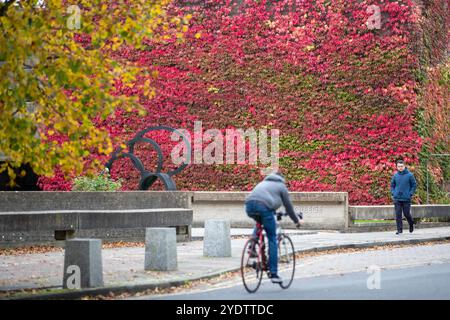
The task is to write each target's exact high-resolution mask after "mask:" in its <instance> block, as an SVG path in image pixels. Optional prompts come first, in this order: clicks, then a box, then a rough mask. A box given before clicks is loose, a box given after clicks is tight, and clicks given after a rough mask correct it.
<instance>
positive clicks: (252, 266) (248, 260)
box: [241, 239, 264, 293]
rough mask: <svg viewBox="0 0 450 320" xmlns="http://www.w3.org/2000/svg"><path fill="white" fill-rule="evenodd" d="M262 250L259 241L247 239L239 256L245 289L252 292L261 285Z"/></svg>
mask: <svg viewBox="0 0 450 320" xmlns="http://www.w3.org/2000/svg"><path fill="white" fill-rule="evenodd" d="M261 254H262V251H261V246H260V245H259V242H258V241H256V240H254V239H249V240H248V241H247V242H246V243H245V246H244V250H243V251H242V258H241V275H242V282H243V283H244V287H245V290H247V291H248V292H249V293H254V292H256V290H258V288H259V286H260V285H261V280H262V275H263V272H264V270H263V265H262V257H261Z"/></svg>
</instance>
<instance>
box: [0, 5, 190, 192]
mask: <svg viewBox="0 0 450 320" xmlns="http://www.w3.org/2000/svg"><path fill="white" fill-rule="evenodd" d="M169 2H170V1H168V0H152V1H149V0H129V1H121V0H115V1H98V0H90V1H83V0H80V1H77V2H76V4H75V5H74V4H72V3H70V2H67V1H61V0H34V1H24V0H0V156H3V159H4V160H6V161H4V162H3V163H2V164H1V166H0V173H1V172H3V171H5V170H7V172H8V175H9V177H10V180H11V185H13V184H14V181H15V178H16V177H15V173H14V168H18V167H20V166H21V165H23V164H29V165H30V166H31V167H32V168H33V170H34V171H35V172H36V173H37V174H38V175H46V176H51V175H52V174H53V172H54V169H55V168H56V167H60V168H61V169H62V170H63V172H65V173H75V174H80V173H81V172H82V170H83V168H84V162H85V161H84V160H85V159H86V158H87V157H88V156H89V154H90V153H91V152H97V153H99V154H109V153H110V152H111V151H112V143H111V139H110V137H109V136H108V134H107V132H105V131H103V130H101V129H99V128H96V127H95V126H94V124H93V122H92V119H93V118H94V117H102V118H103V119H105V118H106V117H107V116H108V115H110V114H111V113H112V112H113V111H114V110H115V108H117V107H118V106H120V107H124V108H126V109H127V110H138V111H139V112H141V113H144V112H145V111H144V109H143V108H141V107H139V105H138V104H137V101H136V100H135V99H133V98H130V97H126V96H117V95H113V94H112V93H113V83H114V81H115V80H116V79H120V80H121V81H122V82H123V83H125V84H126V85H130V86H131V85H132V83H133V81H134V80H135V77H136V75H137V73H138V72H139V73H140V74H141V75H142V73H143V72H144V73H145V72H146V70H140V69H139V68H138V67H136V66H134V65H131V64H123V63H120V62H117V61H115V60H114V59H112V58H111V54H110V53H111V52H112V51H114V50H117V49H119V48H120V47H121V46H123V45H132V46H134V47H136V48H138V49H139V48H141V47H142V46H143V40H144V39H152V40H154V41H157V40H160V39H165V38H168V37H170V36H171V35H172V36H176V37H177V38H180V37H182V34H183V32H184V31H186V28H187V27H186V26H187V24H188V22H189V19H190V16H183V17H170V16H169V15H168V13H167V10H166V9H167V5H168V4H169ZM80 35H82V36H83V37H85V38H86V37H88V39H89V43H88V45H86V44H85V43H84V44H83V43H80V41H78V40H77V36H80ZM152 76H154V75H149V79H150V78H151V77H152ZM142 86H143V87H142V90H143V92H144V93H145V94H146V95H148V96H150V97H151V96H153V95H154V94H155V92H154V90H153V89H152V86H151V82H150V81H146V82H145V83H144V84H142ZM52 135H59V136H64V137H67V138H66V139H64V142H62V143H57V142H56V141H52V140H54V139H51V138H50V136H52ZM99 165H100V163H98V162H96V161H93V162H92V163H91V165H90V167H89V168H87V170H88V172H89V171H91V172H93V171H94V170H95V169H96V168H98V166H99ZM84 169H86V168H84Z"/></svg>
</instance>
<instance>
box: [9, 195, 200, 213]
mask: <svg viewBox="0 0 450 320" xmlns="http://www.w3.org/2000/svg"><path fill="white" fill-rule="evenodd" d="M190 201H191V197H190V195H189V193H187V192H182V191H151V192H149V191H121V192H113V191H111V192H108V191H93V192H80V191H70V192H67V191H0V212H5V211H49V210H50V211H52V210H127V209H161V208H189V207H190Z"/></svg>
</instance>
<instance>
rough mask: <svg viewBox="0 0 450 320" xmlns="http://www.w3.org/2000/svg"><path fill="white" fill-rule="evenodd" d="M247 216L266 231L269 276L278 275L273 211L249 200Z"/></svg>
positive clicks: (254, 232)
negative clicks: (260, 224)
mask: <svg viewBox="0 0 450 320" xmlns="http://www.w3.org/2000/svg"><path fill="white" fill-rule="evenodd" d="M245 211H246V213H247V215H248V216H249V217H250V218H252V219H254V220H256V221H257V222H260V223H262V224H263V226H264V230H266V235H267V238H268V240H269V270H270V274H277V273H278V244H277V225H276V222H275V210H272V209H269V208H268V207H267V206H266V205H264V203H262V202H259V201H255V200H250V201H248V202H247V203H246V204H245ZM253 237H256V227H255V229H254V230H253Z"/></svg>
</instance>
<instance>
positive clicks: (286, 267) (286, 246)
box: [278, 234, 295, 289]
mask: <svg viewBox="0 0 450 320" xmlns="http://www.w3.org/2000/svg"><path fill="white" fill-rule="evenodd" d="M278 274H279V275H280V276H281V277H282V278H283V282H282V283H280V287H282V288H283V289H287V288H289V287H290V286H291V284H292V281H293V280H294V274H295V249H294V243H293V242H292V240H291V238H289V237H288V236H287V235H284V234H283V235H281V236H280V237H279V239H278Z"/></svg>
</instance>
